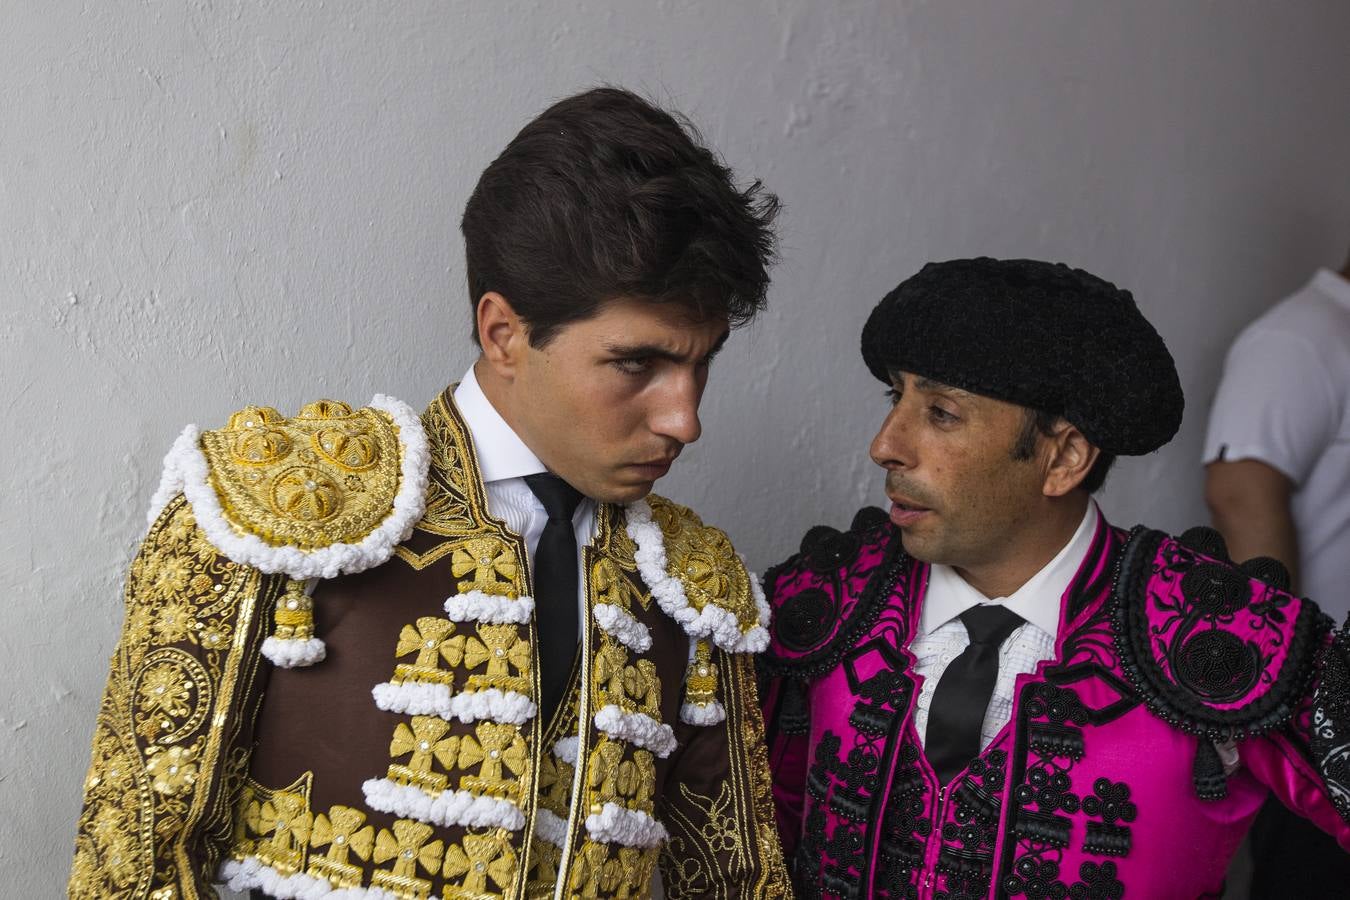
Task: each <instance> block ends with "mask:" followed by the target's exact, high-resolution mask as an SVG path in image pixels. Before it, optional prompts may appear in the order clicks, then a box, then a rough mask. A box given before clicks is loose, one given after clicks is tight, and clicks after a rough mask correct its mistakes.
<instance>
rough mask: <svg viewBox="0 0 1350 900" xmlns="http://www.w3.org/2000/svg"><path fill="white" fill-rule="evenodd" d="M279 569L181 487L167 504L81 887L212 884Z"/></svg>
mask: <svg viewBox="0 0 1350 900" xmlns="http://www.w3.org/2000/svg"><path fill="white" fill-rule="evenodd" d="M282 581H283V579H281V578H278V577H269V576H264V575H261V574H260V573H259V572H258V571H257V570H256V569H251V568H248V567H245V566H240V565H237V564H235V563H232V562H230V561H229V560H227V559H225V558H224V557H223V556H221V555H219V553H218V552H217V551H216V550H215V549H214V548H213V547H212V546H211V545H210V544H209V543H208V542H207V540H206V539H205V537H204V536H203V534H202V533H201V531H200V530H199V529H198V528H197V525H196V520H195V519H194V517H193V513H192V510H191V508H190V507H189V506H188V505H187V503H186V502H185V501H184V499H183V498H182V497H181V496H179V497H176V498H174V499H173V500H172V501H170V502H169V504H168V505H167V506H166V507H165V508H164V510H163V512H161V513H160V515H159V517H158V519H157V520H156V521H155V524H154V525H153V526H152V527H151V529H150V533H149V534H148V535H147V536H146V538H145V541H144V542H143V543H142V545H141V549H140V552H139V553H138V554H137V556H136V559H135V561H134V562H133V563H132V565H131V572H130V576H129V577H128V580H127V585H126V622H125V624H124V626H123V630H122V636H121V640H120V641H119V642H118V645H117V649H116V651H115V653H114V654H113V658H112V663H111V672H110V675H109V678H108V685H107V689H106V691H105V693H104V695H103V701H102V703H101V705H100V707H99V715H98V721H97V724H96V725H95V729H94V740H93V754H92V757H93V758H92V761H91V763H90V766H89V775H88V777H87V778H86V779H85V790H84V808H83V810H82V812H81V814H80V819H79V831H78V833H77V835H76V839H75V861H74V865H73V867H72V870H71V875H70V883H69V892H70V896H71V897H76V898H84V897H89V898H94V897H98V898H108V897H118V898H120V897H127V898H131V897H137V898H140V897H147V896H148V897H153V898H156V900H170V898H175V900H176V898H196V897H212V896H214V893H213V891H212V889H211V888H210V886H209V884H208V883H207V881H206V876H207V874H208V873H212V872H214V871H215V869H216V864H217V863H218V861H219V859H220V857H221V854H222V852H223V851H224V849H225V847H226V845H227V844H228V842H229V839H230V832H231V819H232V815H231V812H232V805H233V795H234V794H235V793H236V792H237V790H238V789H239V787H240V785H241V784H242V779H243V773H244V770H245V769H246V767H247V761H248V751H247V749H246V748H247V746H248V745H249V742H250V739H251V736H250V734H249V733H248V732H249V731H251V728H252V722H253V720H254V714H255V713H256V705H257V702H258V701H259V699H260V697H261V691H260V689H259V688H258V686H257V684H256V683H255V676H256V673H257V668H258V649H257V648H258V646H259V644H260V643H261V636H260V634H259V632H260V629H261V628H262V626H264V625H265V624H266V619H267V616H266V615H265V614H259V609H260V608H261V609H262V610H266V608H267V604H270V603H271V602H272V601H274V600H275V598H276V596H277V594H278V593H279V592H280V590H281V586H282Z"/></svg>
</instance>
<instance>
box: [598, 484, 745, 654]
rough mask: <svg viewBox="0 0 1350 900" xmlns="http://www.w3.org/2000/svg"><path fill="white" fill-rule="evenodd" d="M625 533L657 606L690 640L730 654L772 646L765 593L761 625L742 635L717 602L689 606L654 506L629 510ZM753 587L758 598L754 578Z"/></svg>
mask: <svg viewBox="0 0 1350 900" xmlns="http://www.w3.org/2000/svg"><path fill="white" fill-rule="evenodd" d="M625 530H626V531H627V532H628V536H629V537H631V538H632V539H633V543H634V544H636V545H637V550H636V552H635V553H634V554H633V556H634V559H635V561H636V562H637V567H638V573H639V574H640V575H642V580H643V581H644V582H646V584H647V587H649V588H650V589H651V592H652V596H653V597H655V598H656V603H657V605H658V606H660V607H661V609H662V610H663V611H664V612H665V614H666V615H668V616H670V617H671V618H672V619H674V620H675V621H676V622H678V623H679V625H680V627H682V628H683V629H684V630H685V633H686V634H688V635H689V636H690V637H691V638H694V639H695V640H698V639H699V638H705V637H707V638H711V639H712V642H713V643H714V644H716V645H717V646H719V647H721V648H722V649H723V650H726V651H728V652H731V653H746V652H759V651H760V650H763V649H764V648H765V647H767V646H768V645H769V632H768V630H767V628H766V625H767V623H768V619H767V618H765V611H766V610H767V605H766V606H760V597H762V591H761V593H760V596H758V597H756V602H755V607H756V611H757V612H758V614H759V619H760V623H759V624H757V625H755V626H754V627H753V628H751V629H750V630H749V631H746V632H742V631H741V623H740V621H739V620H738V619H737V618H736V615H735V613H733V612H731V611H730V610H728V609H725V608H723V607H721V606H718V605H717V604H716V603H709V604H707V605H705V606H704V607H703V609H701V610H696V609H694V608H693V607H692V606H691V605H690V603H689V597H688V595H686V594H685V591H684V583H683V582H681V581H680V579H679V578H676V577H674V576H672V575H671V574H670V573H669V572H667V571H666V542H665V536H664V535H663V534H662V533H661V526H660V525H658V524H656V522H655V521H653V519H652V508H651V504H649V503H648V502H647V501H646V500H645V499H643V500H638V501H637V502H635V503H633V504H632V505H631V506H629V507H628V524H627V526H626V527H625ZM750 587H751V596H755V594H754V591H755V589H756V587H757V585H756V584H755V581H754V579H751V581H750Z"/></svg>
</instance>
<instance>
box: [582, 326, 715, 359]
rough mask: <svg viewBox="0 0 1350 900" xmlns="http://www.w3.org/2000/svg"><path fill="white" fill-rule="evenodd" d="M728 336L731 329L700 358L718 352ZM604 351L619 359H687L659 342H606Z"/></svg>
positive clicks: (710, 356) (708, 356) (712, 355)
mask: <svg viewBox="0 0 1350 900" xmlns="http://www.w3.org/2000/svg"><path fill="white" fill-rule="evenodd" d="M729 337H731V329H727V330H726V331H724V332H722V336H721V337H719V338H718V339H717V343H715V344H713V347H712V349H711V350H709V351H708V352H707V353H706V354H704V355H703V356H702V357H701V359H704V360H711V359H712V358H713V357H714V356H716V355H717V354H718V353H720V352H721V351H722V347H723V346H724V345H725V344H726V342H727V338H729ZM605 352H606V353H609V354H612V355H613V356H615V357H617V358H620V359H624V358H629V357H632V358H639V359H642V358H652V359H664V360H668V361H670V362H674V363H682V362H686V361H687V359H688V358H687V357H686V356H684V355H683V354H680V353H674V352H672V351H670V350H668V349H666V348H665V347H662V346H661V345H659V344H606V345H605Z"/></svg>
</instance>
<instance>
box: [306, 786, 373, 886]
mask: <svg viewBox="0 0 1350 900" xmlns="http://www.w3.org/2000/svg"><path fill="white" fill-rule="evenodd" d="M365 821H366V814H365V813H363V812H361V811H360V810H359V809H352V808H351V807H350V806H334V807H332V808H331V809H329V810H328V813H327V814H326V815H325V814H324V813H319V814H318V815H317V816H315V817H314V827H313V829H312V830H311V831H310V835H309V843H310V846H311V847H313V848H314V849H315V850H322V849H323V848H324V847H327V848H328V852H327V853H326V854H324V855H323V856H311V857H310V859H309V867H308V872H309V874H311V875H314V876H315V877H318V878H326V879H328V882H329V883H330V884H332V885H333V886H334V887H339V888H354V887H360V886H361V867H360V866H356V865H353V864H352V863H350V862H348V861H347V860H348V858H349V857H350V856H355V857H356V858H357V859H359V860H362V861H365V860H368V859H370V855H371V852H372V851H373V850H374V848H375V829H374V828H373V827H372V826H370V825H365ZM363 825H364V827H362V826H363Z"/></svg>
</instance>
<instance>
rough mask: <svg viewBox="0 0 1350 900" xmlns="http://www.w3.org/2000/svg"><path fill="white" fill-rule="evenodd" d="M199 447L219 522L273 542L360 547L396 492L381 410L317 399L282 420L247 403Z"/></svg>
mask: <svg viewBox="0 0 1350 900" xmlns="http://www.w3.org/2000/svg"><path fill="white" fill-rule="evenodd" d="M201 446H202V451H203V452H204V453H205V454H206V458H207V461H208V463H209V465H210V471H211V484H212V486H213V487H214V488H215V491H216V494H217V495H218V496H219V497H220V501H221V506H222V508H223V510H224V512H225V517H226V519H228V520H229V522H230V523H231V524H232V525H233V526H234V527H235V528H236V529H238V530H239V531H241V532H244V533H247V534H253V535H256V536H258V537H259V538H261V539H262V540H264V541H267V542H269V543H271V544H274V545H289V546H295V547H301V548H304V549H315V548H318V547H326V546H329V545H331V544H335V543H339V542H356V541H359V540H360V539H361V538H363V537H364V536H365V535H367V534H369V533H370V532H371V531H372V530H374V529H375V528H376V527H377V526H378V525H379V524H380V522H382V521H383V520H384V518H385V517H386V516H387V515H388V514H389V512H390V511H391V510H392V509H393V502H394V496H395V494H396V493H397V491H398V486H399V479H400V473H399V443H398V429H397V428H396V427H395V426H394V424H393V421H392V420H391V419H390V417H389V416H388V414H386V413H384V412H382V411H379V410H374V409H361V410H358V411H356V412H352V410H351V408H350V407H349V406H347V405H346V404H345V403H335V402H333V401H321V402H319V403H312V404H310V405H308V406H306V407H305V408H304V409H303V410H301V413H300V415H298V416H296V417H295V418H294V419H285V418H283V417H281V416H280V415H279V414H277V412H276V410H272V409H267V408H260V407H250V408H247V409H245V410H242V411H240V412H239V413H236V414H235V415H233V416H231V417H230V423H229V425H227V426H226V427H225V428H222V429H219V430H217V431H208V432H205V433H204V434H203V435H202V437H201ZM353 478H354V479H355V481H353V480H352V479H353Z"/></svg>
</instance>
